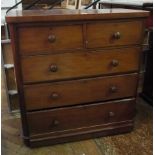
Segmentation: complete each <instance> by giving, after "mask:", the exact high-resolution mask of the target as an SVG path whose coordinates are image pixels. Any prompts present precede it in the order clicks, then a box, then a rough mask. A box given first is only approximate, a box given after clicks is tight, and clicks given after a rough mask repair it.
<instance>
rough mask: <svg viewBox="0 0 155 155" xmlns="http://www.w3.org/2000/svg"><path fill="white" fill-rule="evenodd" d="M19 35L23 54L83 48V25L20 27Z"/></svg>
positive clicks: (20, 49) (20, 48)
mask: <svg viewBox="0 0 155 155" xmlns="http://www.w3.org/2000/svg"><path fill="white" fill-rule="evenodd" d="M18 35H19V38H20V39H19V52H20V54H21V55H29V54H38V53H46V52H50V53H52V52H53V51H54V52H55V50H66V49H80V48H83V35H82V26H81V25H74V26H73V25H72V26H50V27H46V26H42V27H20V28H19V29H18Z"/></svg>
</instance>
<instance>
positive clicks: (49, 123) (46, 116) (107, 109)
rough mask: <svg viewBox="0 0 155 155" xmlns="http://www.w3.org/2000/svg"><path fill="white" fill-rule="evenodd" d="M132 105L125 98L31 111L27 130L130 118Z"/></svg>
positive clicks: (32, 132)
mask: <svg viewBox="0 0 155 155" xmlns="http://www.w3.org/2000/svg"><path fill="white" fill-rule="evenodd" d="M134 107H135V106H134V101H133V100H129V101H128V100H127V101H124V102H123V101H118V102H117V101H114V102H112V101H111V102H109V103H107V104H106V103H98V104H92V105H85V106H78V107H69V108H61V109H55V110H49V111H47V110H45V111H42V112H31V113H28V114H27V117H28V123H29V131H30V135H33V134H38V133H46V132H54V131H56V132H57V131H63V130H70V129H76V128H82V127H89V126H96V125H101V124H107V123H112V122H121V121H126V120H131V119H132V118H133V116H134V113H135V111H134ZM111 113H112V114H113V115H112V114H111ZM55 121H57V124H55ZM40 122H42V123H40ZM68 122H69V123H68ZM59 134H60V133H59Z"/></svg>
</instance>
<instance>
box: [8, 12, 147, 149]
mask: <svg viewBox="0 0 155 155" xmlns="http://www.w3.org/2000/svg"><path fill="white" fill-rule="evenodd" d="M106 11H111V13H108V12H106ZM106 11H103V12H104V13H103V12H100V13H99V12H98V11H97V10H94V11H92V10H87V11H86V12H87V14H86V12H83V11H80V10H76V11H67V10H61V11H58V10H55V11H51V12H49V11H47V12H44V14H41V12H42V11H41V12H37V11H36V12H34V14H32V11H27V12H16V13H17V14H18V15H15V14H14V15H15V16H14V15H13V14H12V16H9V15H8V16H7V21H8V22H9V23H11V24H9V27H10V32H11V39H12V45H13V51H14V60H15V71H16V78H17V85H18V91H19V95H20V108H21V115H22V126H23V139H24V141H25V144H26V145H28V146H37V145H45V144H50V143H51V144H55V143H60V142H67V141H71V140H79V139H85V138H90V137H98V136H104V135H111V134H118V133H123V132H127V131H131V129H132V128H133V119H132V118H128V117H126V116H127V115H126V114H128V113H127V112H128V111H130V110H131V112H129V113H130V114H131V115H132V114H133V113H134V110H133V109H134V108H132V107H134V105H133V104H132V105H131V104H130V106H125V105H127V104H124V103H122V104H121V105H120V106H119V104H115V105H113V102H115V101H117V99H120V98H121V101H120V102H124V101H126V97H129V99H132V98H135V97H136V95H137V93H136V90H137V84H138V78H137V77H138V70H139V62H140V61H139V60H140V53H141V52H140V48H139V47H141V43H142V35H143V32H144V19H145V17H146V16H148V12H145V11H135V10H133V11H132V10H130V11H129V10H124V9H122V10H116V9H114V10H106ZM79 12H81V13H79ZM95 12H98V13H95ZM105 12H106V13H105ZM22 13H23V14H25V15H19V14H22ZM29 13H31V15H30V14H29ZM63 13H64V14H63ZM65 15H66V18H65V19H64V17H65ZM13 16H14V17H13ZM123 18H126V19H123ZM135 18H136V20H137V21H135ZM86 19H87V20H89V22H88V21H87V22H86V21H85V20H86ZM99 19H102V20H99ZM106 19H108V26H107V25H106V24H107V20H106ZM111 19H117V20H116V21H117V24H116V23H115V24H114V21H113V20H111ZM120 19H121V20H120ZM56 20H57V21H59V22H61V23H62V26H64V25H67V26H64V29H63V28H62V27H59V26H60V23H59V22H54V21H56ZM63 20H65V22H64V24H63V22H62V21H63ZM94 20H98V21H97V23H96V21H95V22H94ZM110 20H111V21H110ZM32 21H33V23H32V24H30V23H31V22H32ZM39 21H40V22H42V24H41V23H39ZM43 21H46V23H43ZM75 21H76V22H75ZM129 21H130V22H129ZM14 22H15V23H16V24H14ZM25 22H27V23H25ZM51 22H52V25H53V24H54V25H55V26H54V28H53V32H54V33H57V35H58V36H59V37H60V38H59V37H58V38H59V39H58V43H56V42H54V44H55V43H56V45H54V44H53V40H56V39H57V36H56V37H55V36H49V28H47V27H46V26H47V25H48V26H49V25H50V23H51ZM93 22H94V24H93ZM102 22H103V23H102ZM58 23H59V24H58ZM77 23H78V25H77ZM101 23H102V24H101ZM109 23H111V24H109ZM69 25H72V27H70V26H69ZM80 25H82V26H80ZM40 26H42V28H43V29H42V28H40ZM44 26H45V27H46V28H44ZM56 26H57V27H56ZM68 26H69V29H71V32H72V31H73V30H74V31H76V32H74V31H73V32H72V33H73V36H72V37H74V39H72V41H71V42H70V41H69V40H70V38H71V32H69V30H68ZM91 26H92V28H91ZM102 26H103V30H102V29H101V27H102ZM104 26H105V27H106V28H107V29H106V30H107V31H105V30H104ZM32 27H33V29H34V32H35V33H33V30H32ZM93 27H94V28H93ZM129 27H135V30H136V31H134V29H133V32H134V33H133V32H132V31H129V32H128V31H127V29H128V28H129ZM95 28H96V30H95V31H94V29H95ZM117 28H118V29H117ZM90 30H91V31H90ZM99 31H100V33H99ZM25 32H26V33H25ZM30 32H31V33H33V35H35V37H34V36H33V37H32V35H31V33H30ZM36 32H37V33H36ZM60 32H61V33H60ZM79 32H80V33H79ZM116 32H117V33H116ZM42 33H43V34H42ZM44 33H45V34H46V35H45V34H44ZM90 33H91V34H90ZM39 34H41V35H40V36H39ZM67 34H68V35H67ZM74 34H75V35H74ZM113 34H114V36H115V37H114V38H115V39H117V41H118V43H117V41H116V43H115V44H114V45H115V46H114V45H113V44H112V43H109V44H108V46H107V47H106V49H105V46H101V45H102V43H101V42H102V41H101V40H104V37H103V35H105V36H107V38H108V37H109V36H111V35H112V36H113ZM26 35H28V37H31V39H30V38H28V39H30V40H31V42H29V40H28V39H26V37H25V36H26ZM50 35H51V34H50ZM52 35H53V34H52ZM76 35H77V37H76ZM128 37H131V38H132V39H133V40H130V39H129V38H128ZM35 38H37V39H36V40H35ZM20 39H21V40H20ZM89 39H90V40H89ZM48 40H49V41H50V42H52V45H51V44H50V45H48V43H47V41H48ZM64 40H65V41H64ZM69 42H70V44H72V45H70V44H69ZM93 42H96V43H95V44H93ZM34 43H35V44H34ZM21 44H25V45H21ZM31 44H34V45H31ZM105 44H107V41H106V42H103V45H105ZM82 45H83V49H81V50H79V47H82ZM120 45H121V46H120ZM122 45H123V46H122ZM124 45H125V46H124ZM131 45H132V46H131ZM59 46H60V47H59ZM111 46H113V50H111V49H112V48H110V47H111ZM38 47H39V48H38ZM45 47H47V49H45ZM70 47H71V48H73V49H72V51H71V50H67V48H70ZM125 47H126V48H125ZM52 48H53V49H52ZM65 48H66V49H65ZM88 48H91V50H90V49H88ZM98 48H100V51H98ZM38 49H40V51H39V50H38ZM58 49H61V51H60V50H58ZM123 49H124V51H123ZM44 50H45V53H44ZM46 50H47V51H48V52H49V51H51V52H50V53H48V52H47V51H46ZM32 51H33V52H32ZM38 51H39V52H38ZM92 51H93V52H92ZM26 52H30V53H29V54H28V53H27V54H26ZM31 52H32V53H33V54H32V53H31ZM35 52H36V53H35ZM57 52H58V53H57ZM125 54H126V55H125ZM32 55H33V56H32ZM115 58H116V60H115ZM117 59H118V60H119V61H118V60H117ZM112 60H115V61H114V62H113V66H115V67H116V66H118V67H119V66H120V68H118V69H117V70H116V71H110V69H109V68H108V69H107V67H106V65H107V64H109V63H110V64H111V61H112ZM53 61H55V64H56V63H60V65H61V66H63V67H62V68H60V67H59V66H56V65H57V64H56V65H55V64H53ZM29 63H30V64H31V65H29ZM51 63H52V64H51ZM89 63H90V64H91V65H89ZM67 65H69V66H67ZM102 68H103V71H102ZM49 69H50V71H51V72H52V74H53V73H54V75H55V77H54V76H52V75H51V72H50V73H49ZM61 69H62V71H61ZM77 69H78V70H77ZM59 70H60V71H61V72H59ZM63 70H64V71H63ZM66 70H68V71H66ZM74 70H75V71H74ZM57 71H58V72H57ZM131 72H132V73H133V74H129V75H125V73H131ZM55 73H59V74H55ZM100 73H101V74H100ZM108 73H111V76H110V77H108V76H107V75H108ZM112 73H113V74H112ZM114 73H115V74H114ZM47 74H50V76H47ZM29 75H30V77H28V76H29ZM103 75H104V77H103ZM26 76H27V77H26ZM31 76H32V77H31ZM81 77H82V78H81ZM65 78H66V79H65ZM26 80H27V82H28V80H29V83H26ZM51 80H52V81H56V80H59V82H56V83H55V82H52V81H51ZM38 82H39V83H40V84H37V83H38ZM51 88H52V89H51ZM109 89H110V91H109ZM53 90H54V91H53ZM51 91H52V92H51ZM57 92H58V93H60V94H61V95H62V96H63V97H64V98H63V97H62V98H61V99H60V100H59V101H57V102H55V106H61V105H63V106H64V105H65V106H67V107H66V108H69V109H70V108H71V109H72V108H73V107H74V108H75V109H78V106H79V105H76V104H81V105H80V106H81V107H82V109H83V110H82V109H81V110H75V112H74V115H76V118H72V120H73V121H74V119H75V120H76V119H79V120H80V121H79V123H77V126H76V124H75V132H70V133H67V132H66V133H65V132H64V133H63V134H62V135H61V136H59V135H57V134H53V135H51V133H50V132H49V130H48V129H47V126H46V124H45V126H44V125H42V123H47V122H49V121H50V120H51V119H48V120H46V121H44V116H46V115H49V117H52V120H53V119H54V115H55V113H54V111H53V110H54V109H55V110H56V111H57V110H58V111H59V108H58V107H54V108H51V105H50V102H49V101H48V99H47V98H48V96H49V95H50V94H51V93H52V95H51V97H52V98H54V99H57V100H58V97H59V95H58V94H57ZM111 93H113V94H112V95H111ZM63 94H64V95H63ZM46 95H47V96H46ZM37 96H39V97H38V98H39V100H38V98H37ZM100 99H101V100H110V99H113V101H109V102H108V104H107V106H108V107H109V108H110V109H111V108H112V110H114V109H115V110H116V111H117V112H118V114H117V115H118V118H120V117H121V118H120V119H118V118H117V117H116V121H118V122H117V123H114V122H113V121H112V122H110V124H108V125H100V126H99V127H95V128H94V127H93V125H92V127H90V126H89V125H88V127H87V128H85V129H84V130H81V129H80V125H81V127H82V126H83V125H84V124H83V123H82V121H83V120H84V117H86V118H85V119H86V121H85V123H86V124H87V123H88V124H89V122H91V121H92V124H94V125H96V123H97V122H98V121H99V120H102V118H101V116H102V115H104V113H103V114H102V112H99V113H98V111H100V108H98V104H93V103H97V102H98V101H99V100H100ZM114 99H115V100H114ZM32 102H33V103H32ZM89 102H91V104H90V103H89ZM34 103H35V104H34ZM27 105H28V107H27ZM71 105H72V106H71ZM92 105H93V107H94V108H93V110H91V112H88V113H87V116H85V115H84V111H85V112H86V111H87V108H86V107H87V106H88V107H89V106H92ZM102 106H103V107H102V108H103V110H104V107H105V109H106V104H104V103H103V104H102ZM123 107H125V109H124V108H123ZM27 108H28V110H35V112H33V113H36V114H38V115H37V117H38V118H39V119H38V118H35V120H36V119H37V120H39V121H38V124H35V123H37V122H36V121H35V120H34V121H32V123H31V122H30V120H31V119H33V117H32V116H31V115H30V112H27ZM40 108H41V109H40ZM43 108H51V109H49V111H50V114H48V112H49V111H48V110H46V109H44V110H43ZM64 108H65V107H64ZM102 108H101V109H102ZM121 108H122V110H124V111H125V113H124V112H122V111H120V110H119V109H121ZM36 109H37V110H36ZM38 109H40V110H39V111H38ZM95 109H96V110H95ZM107 109H108V108H107ZM71 111H72V110H71ZM73 111H74V110H73ZM116 111H115V112H116ZM43 113H45V115H42V114H43ZM71 113H72V112H70V111H69V112H66V113H65V112H64V111H63V112H61V113H59V114H58V115H59V116H58V117H60V119H62V122H65V121H67V120H68V119H70V118H69V117H72V116H71ZM80 113H81V116H80ZM91 113H93V115H92V114H91ZM101 114H102V115H101ZM63 115H65V116H66V117H63ZM111 115H113V113H111ZM77 116H79V117H77ZM95 116H96V117H95ZM61 117H62V118H61ZM98 117H99V118H98ZM91 118H92V119H91ZM122 119H123V122H122ZM128 119H131V120H130V121H129V120H128ZM114 120H115V119H114ZM119 120H120V121H119ZM87 121H88V122H87ZM102 121H103V124H104V119H103V120H102ZM95 122H96V123H95ZM74 123H75V122H74ZM55 124H58V122H55ZM47 125H48V124H47ZM70 125H71V126H72V124H70ZM73 127H74V125H73ZM63 128H65V130H67V128H69V124H65V123H63V125H62V130H63ZM43 130H45V132H46V135H45V134H43V135H41V136H31V132H32V131H33V132H32V133H35V132H36V133H40V131H41V132H43ZM38 131H39V132H38Z"/></svg>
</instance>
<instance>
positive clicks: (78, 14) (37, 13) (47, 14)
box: [6, 8, 149, 23]
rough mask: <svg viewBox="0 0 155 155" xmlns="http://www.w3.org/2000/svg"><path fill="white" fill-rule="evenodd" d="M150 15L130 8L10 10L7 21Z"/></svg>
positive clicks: (91, 18)
mask: <svg viewBox="0 0 155 155" xmlns="http://www.w3.org/2000/svg"><path fill="white" fill-rule="evenodd" d="M147 16H149V12H148V11H143V10H129V9H120V8H119V9H114V8H113V9H99V10H95V9H92V10H68V9H53V10H23V11H21V10H16V11H10V12H9V13H8V14H7V16H6V21H7V23H22V22H49V21H74V20H98V19H117V18H138V17H147Z"/></svg>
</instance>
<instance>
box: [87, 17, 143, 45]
mask: <svg viewBox="0 0 155 155" xmlns="http://www.w3.org/2000/svg"><path fill="white" fill-rule="evenodd" d="M142 31H143V24H142V21H140V20H139V21H126V22H125V21H124V22H118V21H115V22H103V23H95V24H94V23H93V24H88V25H87V33H86V34H87V48H102V47H106V46H118V45H135V44H140V43H141V37H142V33H143V32H142Z"/></svg>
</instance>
